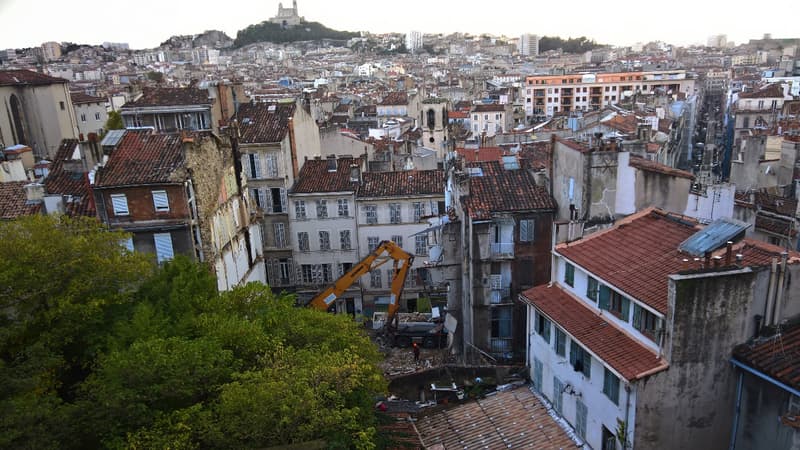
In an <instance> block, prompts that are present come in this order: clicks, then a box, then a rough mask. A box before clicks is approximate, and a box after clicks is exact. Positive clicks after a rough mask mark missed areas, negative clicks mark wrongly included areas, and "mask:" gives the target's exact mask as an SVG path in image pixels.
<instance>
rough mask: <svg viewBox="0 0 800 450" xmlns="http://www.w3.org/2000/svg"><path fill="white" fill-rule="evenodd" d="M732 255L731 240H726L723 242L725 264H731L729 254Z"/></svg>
mask: <svg viewBox="0 0 800 450" xmlns="http://www.w3.org/2000/svg"><path fill="white" fill-rule="evenodd" d="M732 255H733V241H728V242H727V244H725V266H730V265H731V256H732Z"/></svg>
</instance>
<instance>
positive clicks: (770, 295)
mask: <svg viewBox="0 0 800 450" xmlns="http://www.w3.org/2000/svg"><path fill="white" fill-rule="evenodd" d="M777 270H778V258H775V257H773V258H772V267H771V268H770V272H769V289H767V306H766V310H765V311H764V325H765V326H770V325H772V306H773V305H774V303H773V302H774V301H775V273H776V271H777Z"/></svg>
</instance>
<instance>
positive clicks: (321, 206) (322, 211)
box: [315, 198, 328, 219]
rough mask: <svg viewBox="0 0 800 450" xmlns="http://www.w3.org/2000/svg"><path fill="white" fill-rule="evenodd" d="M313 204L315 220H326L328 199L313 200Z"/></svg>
mask: <svg viewBox="0 0 800 450" xmlns="http://www.w3.org/2000/svg"><path fill="white" fill-rule="evenodd" d="M315 204H316V207H317V219H327V218H328V199H325V198H319V199H317V200H315Z"/></svg>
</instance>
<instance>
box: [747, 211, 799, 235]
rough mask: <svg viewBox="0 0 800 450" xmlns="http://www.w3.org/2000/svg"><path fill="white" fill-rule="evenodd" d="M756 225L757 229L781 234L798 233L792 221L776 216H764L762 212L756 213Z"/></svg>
mask: <svg viewBox="0 0 800 450" xmlns="http://www.w3.org/2000/svg"><path fill="white" fill-rule="evenodd" d="M790 220H791V219H790ZM755 226H756V228H757V229H761V230H764V231H767V232H769V233H775V234H780V235H783V236H796V235H797V231H796V230H794V229H793V228H794V227H793V223H792V222H790V221H787V220H782V219H777V218H774V217H767V216H762V215H761V214H757V215H756V223H755Z"/></svg>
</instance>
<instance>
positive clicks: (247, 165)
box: [242, 153, 251, 179]
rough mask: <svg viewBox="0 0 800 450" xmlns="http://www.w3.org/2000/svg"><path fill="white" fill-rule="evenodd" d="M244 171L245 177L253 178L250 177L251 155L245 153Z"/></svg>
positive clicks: (243, 160) (243, 159) (243, 156)
mask: <svg viewBox="0 0 800 450" xmlns="http://www.w3.org/2000/svg"><path fill="white" fill-rule="evenodd" d="M242 171H244V176H245V178H247V179H250V178H251V175H250V155H249V154H247V153H245V154H244V155H242Z"/></svg>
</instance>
